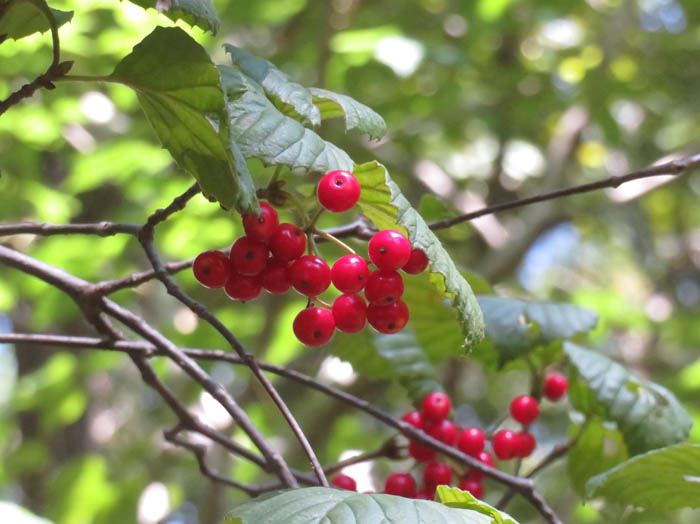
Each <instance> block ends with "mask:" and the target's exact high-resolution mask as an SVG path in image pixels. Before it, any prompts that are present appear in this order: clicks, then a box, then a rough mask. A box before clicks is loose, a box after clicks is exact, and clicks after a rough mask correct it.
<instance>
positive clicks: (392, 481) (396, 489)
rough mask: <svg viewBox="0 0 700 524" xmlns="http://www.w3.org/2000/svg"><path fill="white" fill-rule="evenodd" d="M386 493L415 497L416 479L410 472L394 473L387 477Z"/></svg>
mask: <svg viewBox="0 0 700 524" xmlns="http://www.w3.org/2000/svg"><path fill="white" fill-rule="evenodd" d="M384 493H387V494H388V495H398V496H399V497H408V498H413V497H415V496H416V481H415V480H413V477H412V476H411V475H409V474H408V473H394V474H392V475H389V476H388V477H387V478H386V483H385V484H384Z"/></svg>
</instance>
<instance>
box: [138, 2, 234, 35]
mask: <svg viewBox="0 0 700 524" xmlns="http://www.w3.org/2000/svg"><path fill="white" fill-rule="evenodd" d="M130 1H131V2H132V3H134V4H137V5H140V6H141V7H143V8H144V9H149V8H152V9H156V10H158V11H159V12H161V13H163V14H164V15H165V16H167V17H168V18H170V19H171V20H184V21H185V22H187V23H188V24H190V25H191V26H195V25H196V26H198V27H200V28H202V29H204V30H205V31H211V32H212V33H213V34H216V32H217V31H218V30H219V24H220V22H221V21H220V20H219V13H218V12H217V11H216V8H215V7H214V4H213V3H212V0H130Z"/></svg>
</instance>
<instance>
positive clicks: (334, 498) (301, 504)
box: [225, 487, 513, 524]
mask: <svg viewBox="0 0 700 524" xmlns="http://www.w3.org/2000/svg"><path fill="white" fill-rule="evenodd" d="M237 518H238V519H241V521H242V524H280V523H282V522H284V524H358V523H363V524H374V523H377V524H379V523H383V524H492V523H493V522H494V519H493V517H492V516H489V515H484V514H483V513H481V512H479V511H475V510H471V509H461V508H450V507H447V506H445V505H443V504H440V503H438V502H432V501H429V500H416V499H409V498H405V497H396V496H393V495H384V494H371V495H367V494H362V493H355V492H354V491H348V490H342V489H332V488H320V487H312V488H302V489H295V490H285V491H278V492H275V493H270V494H267V495H263V496H261V497H258V498H256V499H254V500H251V501H250V502H246V503H245V504H242V505H241V506H238V507H237V508H235V509H233V510H232V511H231V512H229V513H228V514H227V515H226V521H225V524H234V522H235V519H237ZM509 520H510V519H509ZM510 521H511V522H513V521H512V520H510ZM503 522H508V521H507V520H504V521H503Z"/></svg>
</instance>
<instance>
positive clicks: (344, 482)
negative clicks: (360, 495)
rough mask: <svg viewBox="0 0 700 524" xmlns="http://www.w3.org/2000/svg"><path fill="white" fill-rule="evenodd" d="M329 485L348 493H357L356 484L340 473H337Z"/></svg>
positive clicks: (352, 479)
mask: <svg viewBox="0 0 700 524" xmlns="http://www.w3.org/2000/svg"><path fill="white" fill-rule="evenodd" d="M331 484H332V485H333V486H335V487H336V488H340V489H347V490H348V491H357V483H356V482H355V479H354V478H352V477H350V476H348V475H344V474H342V473H338V474H337V475H336V476H335V477H333V479H332V480H331Z"/></svg>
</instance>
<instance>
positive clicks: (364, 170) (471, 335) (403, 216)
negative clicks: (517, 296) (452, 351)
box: [353, 162, 484, 348]
mask: <svg viewBox="0 0 700 524" xmlns="http://www.w3.org/2000/svg"><path fill="white" fill-rule="evenodd" d="M353 173H354V175H355V177H357V179H358V180H359V182H360V185H361V186H362V194H361V195H360V201H359V202H358V204H359V206H360V209H362V212H363V213H364V214H365V215H366V216H367V217H369V218H370V219H371V220H372V221H373V222H374V223H375V224H376V225H377V227H379V229H396V230H400V231H402V232H403V233H406V234H407V235H408V239H409V240H410V241H411V245H412V246H413V247H414V248H418V249H422V250H423V251H424V252H425V254H426V255H427V257H428V260H429V261H430V277H429V278H430V281H431V282H432V283H433V285H434V286H435V288H436V289H437V290H438V291H439V292H440V293H443V294H444V296H445V297H447V298H448V299H450V300H451V304H452V306H453V307H454V308H456V310H457V312H458V321H459V323H460V325H461V327H462V335H463V337H464V340H463V343H464V346H466V347H467V348H472V347H474V346H475V345H476V344H478V343H479V342H480V341H481V339H482V338H483V336H484V322H483V318H482V315H481V310H480V309H479V305H478V303H477V301H476V297H475V296H474V293H473V292H472V289H471V287H469V283H468V282H467V281H466V280H465V279H464V277H463V276H462V274H461V273H460V272H459V270H458V269H457V266H455V263H454V261H453V260H452V258H451V257H450V255H449V253H448V252H447V251H446V250H445V248H444V247H443V246H442V244H441V243H440V240H439V239H438V238H437V237H436V236H435V234H434V233H433V232H432V231H431V230H430V228H429V227H428V224H426V223H425V220H423V218H422V217H421V216H420V214H419V213H418V212H417V211H416V210H415V209H413V207H411V204H410V203H409V201H408V200H407V199H406V197H404V196H403V195H402V194H401V191H400V189H399V187H398V186H397V185H396V183H394V181H393V180H392V179H391V177H389V173H388V172H387V170H386V168H385V167H384V166H383V165H381V164H380V163H378V162H367V163H365V164H361V165H357V166H355V169H354V170H353Z"/></svg>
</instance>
